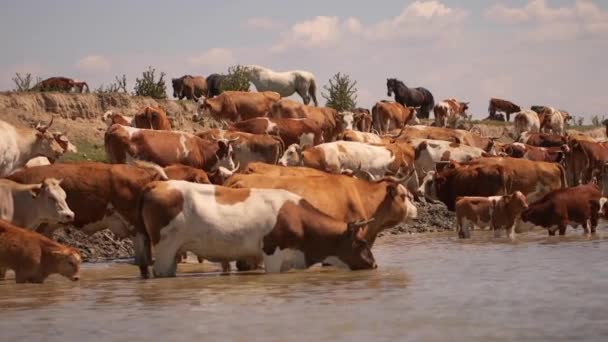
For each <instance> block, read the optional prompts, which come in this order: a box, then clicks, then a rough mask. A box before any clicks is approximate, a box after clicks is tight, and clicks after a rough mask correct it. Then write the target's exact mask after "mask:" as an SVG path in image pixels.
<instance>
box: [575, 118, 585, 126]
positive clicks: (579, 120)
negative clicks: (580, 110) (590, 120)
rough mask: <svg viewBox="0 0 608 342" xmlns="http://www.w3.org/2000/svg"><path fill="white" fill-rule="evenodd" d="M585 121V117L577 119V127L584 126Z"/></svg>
mask: <svg viewBox="0 0 608 342" xmlns="http://www.w3.org/2000/svg"><path fill="white" fill-rule="evenodd" d="M584 121H585V117H584V116H579V117H577V118H576V125H577V126H582V125H583V122H584Z"/></svg>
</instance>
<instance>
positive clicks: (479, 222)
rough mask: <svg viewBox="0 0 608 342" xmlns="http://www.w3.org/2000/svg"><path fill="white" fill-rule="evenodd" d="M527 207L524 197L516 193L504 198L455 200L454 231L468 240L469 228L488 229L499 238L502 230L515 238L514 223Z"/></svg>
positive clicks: (518, 192) (465, 198)
mask: <svg viewBox="0 0 608 342" xmlns="http://www.w3.org/2000/svg"><path fill="white" fill-rule="evenodd" d="M527 207H528V201H527V200H526V196H524V194H522V193H521V192H520V191H516V192H514V193H512V194H510V195H505V196H490V197H458V198H456V231H457V232H458V237H460V238H470V237H471V232H470V228H471V227H473V228H485V227H490V228H491V229H492V230H494V236H495V237H499V236H500V231H501V229H504V230H505V231H506V232H507V234H508V235H509V238H511V239H514V238H515V221H516V219H517V218H518V217H519V215H520V214H521V212H522V211H523V210H525V209H526V208H527Z"/></svg>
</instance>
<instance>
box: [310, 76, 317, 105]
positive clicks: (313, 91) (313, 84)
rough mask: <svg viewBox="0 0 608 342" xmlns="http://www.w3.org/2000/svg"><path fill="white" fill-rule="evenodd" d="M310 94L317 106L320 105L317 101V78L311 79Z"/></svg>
mask: <svg viewBox="0 0 608 342" xmlns="http://www.w3.org/2000/svg"><path fill="white" fill-rule="evenodd" d="M308 95H309V96H310V97H311V98H312V101H313V102H314V103H315V106H317V107H318V106H319V103H318V102H317V83H316V82H315V78H314V77H313V78H311V79H310V85H309V86H308Z"/></svg>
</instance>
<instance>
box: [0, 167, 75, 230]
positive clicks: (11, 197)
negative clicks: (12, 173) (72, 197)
mask: <svg viewBox="0 0 608 342" xmlns="http://www.w3.org/2000/svg"><path fill="white" fill-rule="evenodd" d="M60 183H61V181H59V180H57V179H54V178H47V179H45V180H43V181H42V183H37V184H19V183H16V182H13V181H11V180H9V179H0V219H2V220H5V221H8V222H11V223H12V224H14V225H16V226H19V227H23V228H28V229H35V228H36V227H38V226H39V225H40V224H41V223H44V222H46V223H57V222H61V223H67V222H71V221H73V220H74V212H72V210H70V208H69V207H68V205H67V203H66V202H65V199H66V194H65V191H63V189H62V188H61V186H60Z"/></svg>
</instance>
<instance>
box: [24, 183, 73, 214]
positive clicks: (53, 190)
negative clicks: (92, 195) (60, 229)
mask: <svg viewBox="0 0 608 342" xmlns="http://www.w3.org/2000/svg"><path fill="white" fill-rule="evenodd" d="M60 184H61V181H60V180H57V179H54V178H47V179H45V180H44V181H43V182H42V184H37V185H35V186H34V187H33V188H32V189H31V190H30V191H31V193H32V197H33V198H34V200H35V201H36V202H37V205H36V207H35V208H32V210H38V215H39V217H40V218H41V219H42V220H44V221H46V222H53V223H55V222H62V223H67V222H72V221H74V216H75V214H74V212H73V211H72V210H71V209H70V208H69V207H68V204H67V203H66V198H67V195H66V193H65V191H64V190H63V189H62V188H61V186H60Z"/></svg>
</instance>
